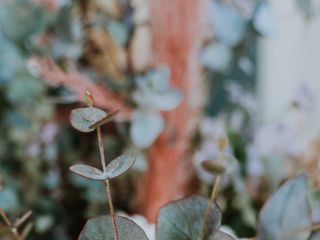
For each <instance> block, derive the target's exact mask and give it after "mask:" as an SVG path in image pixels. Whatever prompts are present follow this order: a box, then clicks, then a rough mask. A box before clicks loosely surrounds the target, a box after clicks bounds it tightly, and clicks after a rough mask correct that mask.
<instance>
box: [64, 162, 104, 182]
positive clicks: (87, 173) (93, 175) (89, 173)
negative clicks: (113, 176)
mask: <svg viewBox="0 0 320 240" xmlns="http://www.w3.org/2000/svg"><path fill="white" fill-rule="evenodd" d="M70 170H71V171H72V172H74V173H76V174H78V175H80V176H82V177H85V178H89V179H94V180H105V179H106V177H105V174H104V173H103V172H102V171H101V170H99V169H97V168H94V167H91V166H88V165H83V164H76V165H73V166H71V167H70Z"/></svg>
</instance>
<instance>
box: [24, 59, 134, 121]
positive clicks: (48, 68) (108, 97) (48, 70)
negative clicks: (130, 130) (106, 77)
mask: <svg viewBox="0 0 320 240" xmlns="http://www.w3.org/2000/svg"><path fill="white" fill-rule="evenodd" d="M29 65H31V66H35V67H36V69H38V70H39V72H40V75H41V77H42V78H44V80H46V82H47V83H48V84H49V85H51V86H64V87H66V88H67V89H69V90H71V91H72V92H73V93H74V94H75V96H76V98H77V100H78V101H81V102H82V101H83V96H84V94H85V92H86V91H89V92H91V94H92V95H93V96H94V97H95V99H94V100H95V105H96V106H97V107H99V108H102V109H106V110H114V109H120V110H121V113H120V114H119V116H118V118H117V120H119V121H126V120H129V119H130V116H131V112H132V109H131V108H130V107H129V106H127V104H126V103H125V101H124V100H123V99H122V98H121V97H119V96H118V95H117V94H115V93H113V92H111V91H110V90H108V89H107V88H106V86H101V85H98V84H96V83H94V82H93V81H91V80H90V79H88V78H87V77H86V76H84V75H83V74H80V73H79V72H76V71H70V72H68V73H66V72H64V71H63V70H62V69H61V68H60V67H59V66H58V65H57V64H56V63H55V62H54V61H53V60H52V59H50V58H48V57H33V58H31V59H30V60H29Z"/></svg>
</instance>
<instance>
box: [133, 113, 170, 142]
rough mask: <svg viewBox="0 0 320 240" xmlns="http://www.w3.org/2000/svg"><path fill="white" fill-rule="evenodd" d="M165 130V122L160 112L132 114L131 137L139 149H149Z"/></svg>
mask: <svg viewBox="0 0 320 240" xmlns="http://www.w3.org/2000/svg"><path fill="white" fill-rule="evenodd" d="M163 128H164V120H163V118H162V116H161V115H160V114H159V113H158V112H152V111H139V110H138V111H134V112H133V114H132V120H131V127H130V137H131V139H132V141H133V143H134V144H135V145H136V146H137V147H139V148H146V147H149V146H150V145H151V144H152V143H153V142H154V141H155V140H156V138H157V137H158V136H159V134H160V133H161V132H162V130H163Z"/></svg>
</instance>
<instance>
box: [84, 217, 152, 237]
mask: <svg viewBox="0 0 320 240" xmlns="http://www.w3.org/2000/svg"><path fill="white" fill-rule="evenodd" d="M116 222H117V225H118V226H119V238H120V239H126V240H137V239H139V240H148V238H147V236H146V235H145V233H144V232H143V230H142V229H141V228H140V227H139V226H138V225H137V224H135V223H134V222H133V221H131V220H130V219H128V218H125V217H120V216H117V217H116ZM79 240H114V236H113V228H112V220H111V217H110V216H100V217H96V218H92V219H90V220H88V222H87V223H86V225H85V226H84V229H83V230H82V232H81V234H80V236H79Z"/></svg>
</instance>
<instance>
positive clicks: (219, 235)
mask: <svg viewBox="0 0 320 240" xmlns="http://www.w3.org/2000/svg"><path fill="white" fill-rule="evenodd" d="M208 240H235V239H234V238H233V237H231V236H230V235H229V234H227V233H225V232H222V231H218V230H217V231H214V232H213V233H212V234H211V235H210V236H209V238H208Z"/></svg>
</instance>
